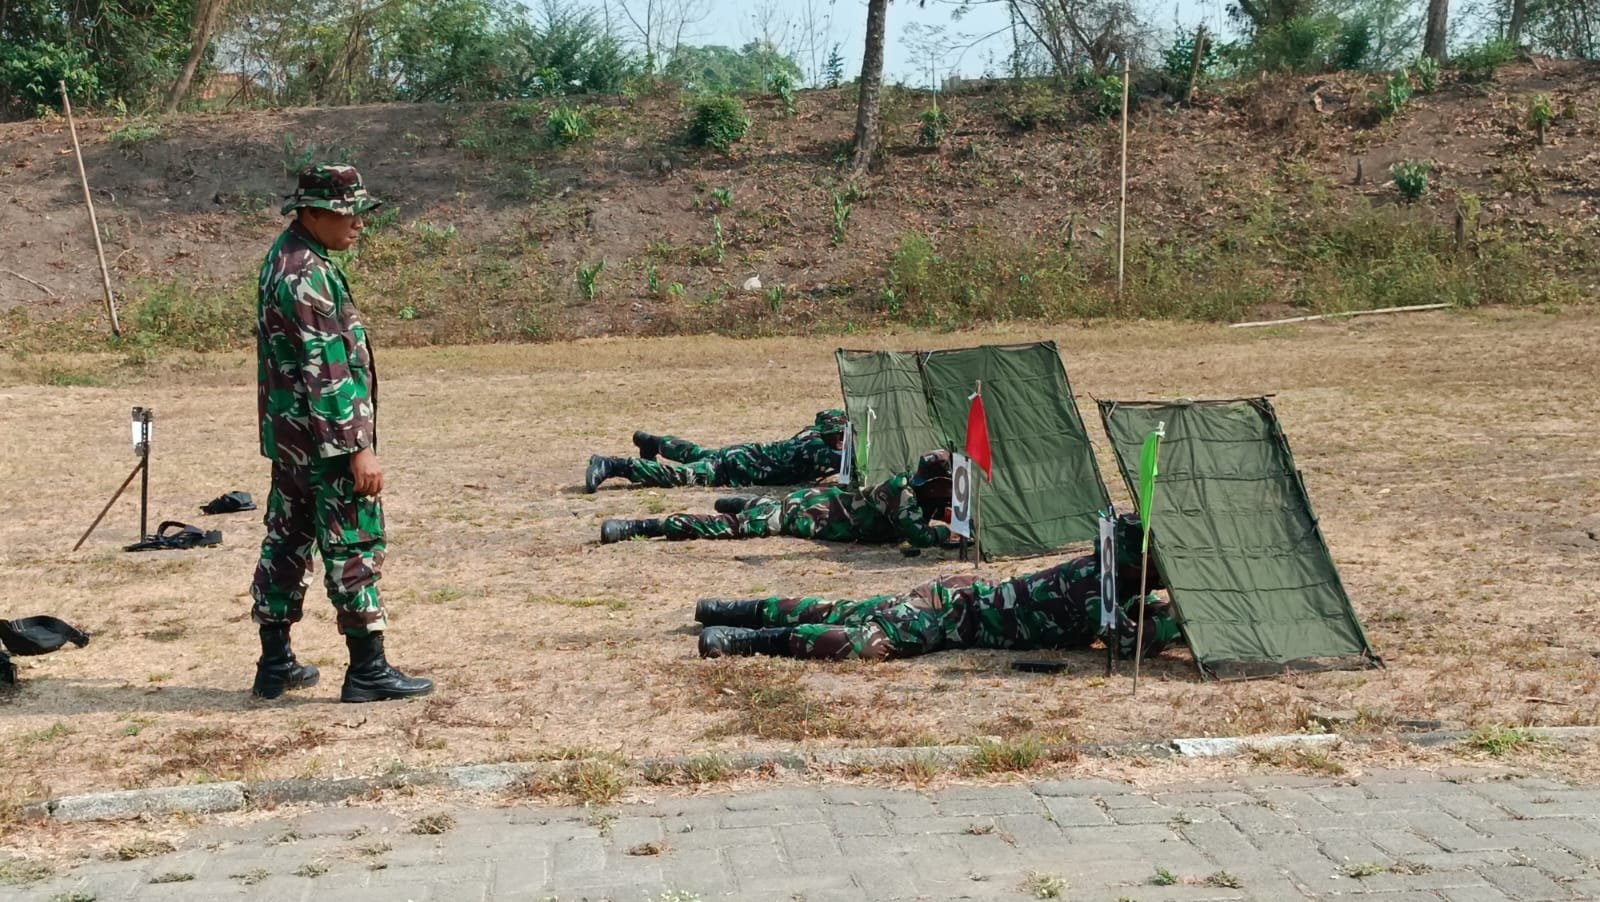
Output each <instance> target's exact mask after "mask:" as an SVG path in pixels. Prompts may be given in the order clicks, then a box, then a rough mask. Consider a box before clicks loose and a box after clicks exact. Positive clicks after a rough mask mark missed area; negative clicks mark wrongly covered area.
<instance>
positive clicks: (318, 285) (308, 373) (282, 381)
mask: <svg viewBox="0 0 1600 902" xmlns="http://www.w3.org/2000/svg"><path fill="white" fill-rule="evenodd" d="M256 379H257V396H256V397H257V401H256V407H257V414H258V415H259V416H260V418H261V454H262V455H263V456H265V457H268V458H271V459H272V460H274V461H276V462H278V463H285V464H292V465H295V466H305V465H307V464H309V463H311V462H312V461H314V460H316V459H319V458H326V457H337V456H340V455H344V454H353V453H355V452H356V451H359V450H361V449H362V448H376V447H377V444H378V434H377V423H376V417H377V407H378V376H377V372H376V371H375V370H374V369H373V364H372V348H371V347H370V346H369V345H368V344H367V330H366V327H365V326H364V325H362V322H361V315H360V313H359V312H357V310H356V307H355V303H354V302H353V301H352V300H351V298H350V286H349V285H348V284H347V283H346V282H345V278H344V273H342V272H340V270H339V268H338V267H337V266H336V265H334V263H333V261H331V260H330V259H328V252H327V250H326V249H324V248H323V247H322V245H320V244H318V243H317V241H316V239H314V238H312V237H311V235H310V233H308V232H307V231H306V230H305V229H304V228H303V227H301V226H300V224H299V223H298V222H295V223H291V224H290V225H289V227H288V228H287V229H285V230H284V232H283V234H282V235H280V236H278V240H277V242H275V243H274V244H273V245H272V250H270V251H268V252H267V258H266V260H265V261H263V262H262V264H261V277H260V282H259V287H258V292H257V295H256Z"/></svg>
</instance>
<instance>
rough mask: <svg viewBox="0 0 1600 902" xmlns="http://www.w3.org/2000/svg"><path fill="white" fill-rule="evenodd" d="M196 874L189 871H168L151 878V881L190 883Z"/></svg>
mask: <svg viewBox="0 0 1600 902" xmlns="http://www.w3.org/2000/svg"><path fill="white" fill-rule="evenodd" d="M193 879H194V875H193V874H191V873H189V872H188V871H167V872H166V873H164V874H157V875H155V876H154V877H151V878H150V882H151V883H188V882H189V881H190V880H193Z"/></svg>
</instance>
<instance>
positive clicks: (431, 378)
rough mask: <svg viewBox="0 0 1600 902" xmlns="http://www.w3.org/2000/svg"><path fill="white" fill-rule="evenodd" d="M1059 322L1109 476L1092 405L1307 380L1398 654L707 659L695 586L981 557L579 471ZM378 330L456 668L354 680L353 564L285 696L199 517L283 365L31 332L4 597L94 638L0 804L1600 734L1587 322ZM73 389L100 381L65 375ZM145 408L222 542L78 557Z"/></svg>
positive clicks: (1314, 434) (14, 420) (828, 397)
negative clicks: (269, 367)
mask: <svg viewBox="0 0 1600 902" xmlns="http://www.w3.org/2000/svg"><path fill="white" fill-rule="evenodd" d="M1033 337H1048V338H1052V339H1054V340H1055V341H1056V342H1057V343H1058V344H1059V345H1060V346H1061V348H1062V350H1063V356H1064V358H1065V360H1066V363H1067V369H1068V373H1069V375H1070V377H1071V379H1072V381H1073V385H1074V388H1075V390H1076V391H1077V392H1078V393H1079V405H1080V407H1081V408H1082V409H1083V410H1084V411H1085V413H1086V414H1089V416H1090V417H1091V435H1093V436H1094V437H1095V438H1096V440H1097V446H1098V450H1099V453H1100V454H1101V455H1102V461H1101V466H1102V469H1103V471H1104V472H1106V473H1108V474H1109V473H1113V472H1115V470H1114V468H1113V466H1112V462H1111V460H1110V457H1109V454H1108V452H1107V443H1106V441H1105V439H1104V436H1103V434H1102V433H1101V432H1100V430H1099V427H1098V422H1097V421H1094V420H1093V416H1094V415H1093V413H1092V402H1091V400H1090V399H1091V396H1094V397H1101V398H1119V399H1121V398H1170V397H1180V396H1188V397H1236V396H1242V395H1249V394H1254V393H1263V392H1273V393H1276V397H1275V399H1274V403H1275V404H1276V406H1277V408H1278V411H1279V414H1280V416H1281V418H1282V422H1283V425H1284V428H1285V429H1286V431H1287V433H1288V436H1289V439H1290V442H1291V445H1292V447H1293V449H1294V451H1295V453H1296V456H1297V460H1298V462H1299V464H1300V466H1301V467H1302V469H1303V470H1304V471H1305V475H1306V482H1307V485H1308V487H1309V490H1310V492H1311V497H1312V501H1313V503H1314V504H1315V506H1316V510H1317V512H1318V514H1319V516H1320V517H1321V520H1322V525H1323V528H1324V531H1325V533H1326V535H1327V537H1328V540H1329V542H1330V544H1331V547H1332V550H1333V554H1334V557H1335V559H1336V560H1337V562H1338V564H1339V565H1340V567H1341V572H1342V575H1343V578H1344V581H1345V584H1346V586H1347V587H1348V589H1349V591H1350V594H1351V596H1352V598H1353V599H1354V602H1355V607H1356V610H1357V612H1358V613H1359V614H1360V616H1361V617H1362V619H1363V621H1364V623H1365V625H1366V628H1367V631H1368V634H1369V636H1370V637H1371V640H1372V642H1373V645H1374V646H1375V648H1376V649H1377V651H1378V653H1379V654H1380V655H1381V656H1382V657H1383V659H1384V660H1385V662H1386V663H1387V665H1388V666H1387V668H1386V669H1383V670H1375V671H1369V672H1340V673H1328V674H1319V675H1307V676H1294V677H1286V678H1282V679H1274V680H1262V681H1255V682H1248V683H1225V684H1219V683H1204V682H1201V681H1200V680H1199V679H1198V676H1197V673H1196V671H1195V668H1194V666H1193V663H1192V661H1191V660H1190V659H1189V658H1188V657H1187V656H1186V655H1185V654H1183V653H1182V652H1178V653H1173V652H1169V653H1167V654H1166V655H1164V656H1162V657H1161V658H1160V659H1158V660H1155V661H1152V662H1150V663H1149V665H1148V667H1147V670H1146V679H1145V681H1143V682H1142V684H1141V687H1140V691H1139V694H1138V696H1137V698H1134V697H1131V696H1130V693H1129V686H1128V680H1127V677H1126V675H1124V676H1122V677H1118V678H1113V679H1111V680H1109V681H1108V680H1106V679H1104V678H1103V676H1102V672H1101V661H1102V658H1101V655H1100V653H1099V652H1098V651H1086V652H1073V653H1067V654H1065V655H1064V657H1065V658H1066V660H1067V661H1068V662H1069V663H1070V665H1071V667H1070V670H1069V672H1067V673H1065V674H1061V675H1056V676H1037V675H1029V674H1021V673H1017V672H1014V671H1012V670H1010V669H1009V666H1008V665H1009V662H1010V661H1011V660H1012V659H1013V657H1014V655H1012V654H1009V653H1002V652H956V653H944V654H936V655H930V656H927V657H923V658H917V659H911V660H906V661H897V662H889V663H885V664H878V665H871V666H868V665H860V664H844V665H830V664H824V663H804V662H796V661H788V660H769V659H742V660H732V661H727V660H723V661H715V662H708V661H702V660H700V659H699V658H698V657H697V656H696V654H695V640H694V635H695V629H694V627H693V623H692V618H691V608H692V604H693V602H694V599H695V598H696V597H698V596H705V595H711V596H723V597H737V596H749V595H755V594H762V593H776V592H784V593H791V592H792V593H800V592H814V593H822V594H829V595H834V596H839V597H857V596H860V595H863V594H867V593H873V592H878V591H890V590H898V589H901V588H904V587H909V586H911V585H913V584H915V583H917V582H919V581H921V580H924V579H927V578H929V577H931V576H933V575H935V574H937V573H939V572H941V571H947V570H950V569H954V568H956V567H958V566H970V565H961V564H958V563H957V562H956V561H955V560H954V559H953V556H949V555H946V556H944V557H943V558H941V556H940V555H939V554H927V555H924V556H922V557H921V558H918V559H915V560H912V559H906V558H903V557H901V556H900V555H899V554H898V553H896V551H895V549H893V548H878V547H854V546H828V545H822V544H812V543H807V542H802V541H798V540H789V539H772V540H761V541H747V542H725V543H714V542H698V543H676V544H668V543H665V542H661V541H639V542H633V543H628V544H624V545H618V546H604V547H602V546H600V545H599V544H598V543H597V538H598V531H599V524H600V521H601V520H602V519H603V518H605V517H610V516H640V515H647V514H660V513H665V512H671V511H676V510H706V509H709V508H710V505H711V501H712V499H713V497H714V495H713V494H712V493H711V492H707V491H699V490H680V491H671V492H662V491H654V490H644V491H633V490H628V489H626V488H623V487H622V486H621V485H617V484H612V483H608V484H607V485H606V486H605V487H603V488H602V490H601V491H600V492H599V493H597V494H595V495H592V496H590V495H585V494H583V493H582V487H581V477H582V469H583V464H584V463H585V461H586V460H587V458H588V455H589V454H590V453H592V452H608V453H624V452H627V451H628V450H629V449H630V447H631V446H630V444H629V441H628V439H629V435H630V433H631V431H632V430H634V429H636V428H646V429H651V430H658V431H663V430H670V431H672V432H675V433H678V434H682V435H686V436H690V437H695V438H699V439H703V440H705V441H710V442H721V441H725V440H738V439H749V438H765V437H773V438H776V437H781V436H784V435H787V434H789V433H791V432H793V431H794V430H795V429H798V428H799V427H800V426H801V425H802V424H804V423H806V422H808V421H809V419H810V417H811V415H812V413H813V412H814V411H816V410H817V409H819V408H821V407H825V406H832V405H833V404H835V403H837V399H838V397H839V384H838V376H837V373H836V371H835V369H834V365H833V357H832V353H831V352H832V350H833V349H834V348H835V347H836V346H838V345H840V344H844V345H847V346H851V347H890V348H916V347H924V348H925V347H935V346H961V345H970V344H977V343H982V342H986V341H1015V340H1020V339H1025V338H1033ZM376 340H377V342H378V359H379V366H380V368H381V372H382V377H383V387H382V394H381V397H382V401H383V407H382V413H381V424H382V426H381V436H382V439H381V441H382V446H381V448H380V453H381V457H382V459H383V461H384V463H385V470H386V493H385V502H386V506H387V513H388V519H389V526H390V531H391V553H390V559H389V564H388V566H387V569H386V572H385V575H384V580H383V583H382V589H383V592H384V598H385V599H386V603H387V605H388V606H389V609H390V612H391V619H392V627H391V628H392V632H391V634H390V636H391V638H390V640H389V649H390V652H391V655H390V656H391V659H392V660H393V661H395V662H396V663H397V664H399V665H400V666H402V667H405V668H408V669H411V670H413V671H415V672H419V673H423V674H426V675H429V676H432V677H434V678H435V679H437V680H438V681H439V684H440V687H441V688H440V692H439V693H438V694H437V695H436V696H434V697H433V698H430V699H427V700H423V701H416V702H411V703H394V704H386V705H366V706H342V705H339V704H337V702H336V699H337V695H338V685H339V681H340V679H341V677H342V673H343V663H344V649H343V645H342V642H341V641H340V639H339V637H338V636H337V635H336V633H335V631H334V628H333V624H332V617H331V614H330V611H329V609H328V608H327V606H326V604H325V603H324V602H323V601H322V596H321V593H320V574H318V575H317V577H315V580H316V582H315V583H314V585H313V591H312V594H311V596H310V597H309V598H308V602H307V611H308V615H307V618H306V621H305V622H304V623H303V624H302V625H301V626H300V627H299V628H298V629H297V631H296V634H295V645H296V648H297V649H298V651H299V652H300V654H301V656H302V658H304V659H308V660H310V661H312V662H314V663H316V664H317V665H319V666H321V667H322V668H323V671H324V678H323V684H322V685H321V686H318V687H316V688H315V689H313V690H310V691H308V692H304V693H296V694H294V695H293V696H292V697H290V698H288V699H287V700H283V701H278V702H272V703H261V702H253V701H251V700H250V699H249V697H248V694H247V691H248V688H249V684H250V679H251V675H252V666H253V659H254V657H255V654H256V650H257V646H256V640H255V631H254V629H253V628H252V626H251V625H250V623H249V620H248V608H249V602H248V598H247V595H246V591H245V590H246V587H247V584H248V580H249V576H250V571H251V568H252V566H253V563H254V560H255V554H256V545H257V542H258V541H259V539H260V535H261V524H260V520H259V514H234V515H228V516H223V517H200V515H199V513H198V510H197V506H198V505H199V504H201V503H203V502H205V501H206V500H208V499H210V498H212V497H214V496H216V495H218V494H220V493H222V492H225V491H228V490H231V489H244V490H247V491H249V492H251V493H252V494H254V495H255V496H256V497H257V499H258V501H259V500H264V498H265V495H266V491H267V465H266V462H265V461H264V460H263V459H262V458H260V457H259V456H258V454H257V452H256V438H255V423H254V411H255V399H254V362H253V359H250V358H248V357H247V356H246V355H244V354H239V353H231V354H222V355H214V356H211V357H204V358H182V359H178V358H172V359H167V360H165V361H164V362H162V363H161V364H158V365H156V366H154V367H152V368H150V369H146V370H130V369H126V368H123V367H120V366H119V364H118V361H117V359H116V358H110V357H100V358H96V357H73V358H66V357H63V358H41V357H26V358H17V357H5V358H0V509H3V510H4V511H5V516H4V518H3V520H0V616H10V617H15V616H22V615H26V614H33V613H52V614H56V615H59V616H62V617H65V618H67V619H68V620H70V621H72V622H74V623H76V624H78V625H80V626H82V627H83V628H85V629H87V630H89V631H90V632H91V633H93V634H94V640H93V642H92V643H91V644H90V645H89V646H88V647H87V648H85V649H81V650H79V649H71V648H69V649H66V650H64V651H62V652H60V653H57V654H54V655H50V656H47V657H42V658H32V659H19V662H18V663H19V664H20V665H21V667H20V669H21V672H22V678H23V684H22V685H21V686H20V687H19V688H18V689H17V690H16V691H15V692H10V693H6V694H4V695H0V790H3V793H0V794H3V795H4V797H5V798H7V799H9V800H11V801H16V800H19V799H23V798H36V797H39V796H42V795H45V794H64V793H72V792H80V791H85V790H90V789H113V788H122V787H133V786H146V785H162V784H177V783H184V782H193V781H199V780H211V779H237V778H243V779H260V778H272V777H296V776H301V777H307V776H336V775H349V774H374V773H382V772H386V771H391V770H395V769H403V768H416V767H428V766H436V765H441V764H447V763H458V762H477V761H506V760H538V759H548V758H577V757H583V756H609V755H620V756H623V757H627V758H634V757H640V756H655V755H666V754H676V753H696V752H701V751H706V750H713V749H715V750H723V751H735V750H750V749H765V748H775V747H789V746H800V747H829V746H831V747H837V746H850V745H859V746H882V745H929V744H940V743H955V742H968V741H973V740H975V739H979V738H982V737H998V738H999V739H1001V740H1005V741H1010V742H1019V741H1032V740H1038V741H1039V742H1042V743H1062V742H1067V743H1071V742H1083V743H1101V742H1115V741H1119V740H1132V739H1141V738H1157V737H1166V736H1174V735H1177V736H1186V735H1201V734H1213V735H1240V734H1253V733H1264V732H1273V733H1282V732H1294V731H1298V730H1301V729H1304V728H1305V727H1306V721H1307V717H1308V714H1309V713H1310V712H1312V711H1314V710H1320V709H1350V710H1354V711H1356V712H1358V713H1359V715H1360V721H1359V722H1358V724H1357V729H1364V730H1369V731H1372V732H1378V733H1381V732H1385V731H1389V730H1393V729H1396V725H1397V722H1398V721H1401V720H1438V721H1442V722H1444V723H1445V724H1446V725H1461V726H1469V727H1478V726H1489V725H1521V724H1547V725H1550V724H1596V723H1600V693H1597V692H1596V687H1597V684H1600V657H1597V655H1600V639H1597V638H1596V632H1595V630H1594V628H1593V620H1594V617H1595V615H1596V613H1597V611H1600V589H1597V586H1600V540H1597V537H1600V449H1597V446H1596V443H1595V441H1594V438H1593V435H1592V433H1591V432H1590V430H1591V429H1592V428H1593V419H1594V414H1595V412H1596V410H1597V407H1596V401H1595V396H1594V392H1595V386H1596V385H1597V383H1600V379H1597V376H1600V363H1597V358H1596V354H1595V348H1596V347H1600V316H1596V315H1595V314H1594V313H1593V312H1591V311H1587V310H1582V311H1568V312H1564V313H1558V314H1548V313H1506V312H1498V311H1485V312H1474V313H1462V314H1454V315H1443V314H1424V315H1419V316H1414V317H1409V318H1398V317H1391V318H1378V317H1375V318H1371V319H1365V320H1357V321H1351V322H1346V323H1338V324H1309V325H1306V326H1300V327H1289V328H1279V329H1267V330H1260V329H1258V330H1227V329H1223V328H1217V327H1210V326H1187V325H1174V324H1128V325H1090V326H1079V325H1070V326H1061V327H1057V328H1050V329H1037V328H1030V329H1028V330H1023V331H1019V330H989V331H984V332H977V333H962V334H941V335H914V334H899V335H865V336H847V337H845V338H842V339H841V338H806V339H776V340H756V341H737V342H736V341H728V340H721V339H715V338H692V339H667V340H597V341H590V342H580V343H573V344H565V345H543V346H540V345H520V346H488V347H473V348H441V349H429V350H408V351H392V352H389V353H385V352H384V351H383V346H382V340H383V336H382V334H379V335H377V336H376ZM102 371H103V372H102ZM71 382H93V383H95V384H91V385H84V386H74V387H62V386H61V385H60V383H71ZM51 383H56V384H51ZM135 404H142V405H149V406H152V407H153V408H154V409H155V411H156V433H155V434H156V443H155V446H156V451H155V455H154V459H153V465H152V471H151V472H152V481H151V506H152V525H153V522H154V521H157V520H161V519H169V518H175V519H182V520H187V521H191V522H196V523H203V524H205V525H207V526H209V527H212V528H221V529H222V530H223V532H224V534H225V540H224V544H223V545H222V546H221V547H219V548H213V549H206V550H196V551H188V552H161V553H154V554H144V555H130V554H124V553H122V552H121V551H120V550H119V548H120V546H121V545H122V544H124V543H126V542H128V541H131V540H132V539H133V538H134V533H135V531H136V530H135V524H136V521H137V514H136V506H135V503H134V501H132V500H130V498H128V497H125V498H124V499H123V500H122V501H120V502H119V503H118V504H117V506H116V507H115V508H114V509H113V511H112V513H111V515H110V516H109V517H108V519H107V521H106V523H105V524H104V525H103V526H102V527H101V529H100V531H99V532H98V533H97V534H96V535H95V536H94V537H92V538H91V539H90V541H89V542H88V543H87V545H86V546H85V548H84V549H83V550H82V551H80V552H77V553H73V552H71V551H69V549H70V548H71V546H72V544H73V542H74V541H75V540H76V538H77V536H78V534H79V533H80V532H81V531H82V530H83V529H84V527H85V526H86V525H87V524H88V523H89V521H90V520H91V519H92V518H93V516H94V514H95V513H96V511H98V509H99V508H100V506H101V504H103V503H104V501H105V499H106V498H107V497H108V496H109V495H110V493H111V491H112V490H113V489H114V488H115V487H116V486H117V484H118V483H119V482H120V480H121V479H122V477H123V476H124V475H125V474H126V472H127V470H128V468H130V467H131V466H132V464H133V458H132V455H131V453H130V450H129V447H128V439H127V432H128V429H127V425H126V420H127V416H128V409H129V407H130V406H132V405H135ZM1112 490H1113V497H1115V498H1119V499H1122V500H1124V501H1125V493H1124V492H1123V490H1122V488H1121V486H1120V484H1114V485H1113V486H1112ZM131 494H132V493H130V495H131ZM1046 563H1047V561H1045V560H1041V559H1034V560H1014V561H1003V562H997V563H994V564H991V565H986V569H987V570H988V571H989V572H991V573H993V574H996V575H1010V574H1013V573H1018V572H1024V571H1027V570H1030V569H1036V568H1038V567H1040V566H1043V565H1045V564H1046Z"/></svg>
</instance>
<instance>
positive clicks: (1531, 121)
mask: <svg viewBox="0 0 1600 902" xmlns="http://www.w3.org/2000/svg"><path fill="white" fill-rule="evenodd" d="M1555 118H1556V111H1555V109H1554V108H1553V107H1551V106H1550V97H1549V96H1548V95H1546V94H1539V95H1536V96H1535V97H1534V98H1533V100H1531V101H1529V102H1528V118H1527V121H1528V127H1529V128H1531V129H1533V132H1534V134H1535V135H1536V136H1537V138H1538V141H1539V143H1540V144H1544V131H1545V129H1547V128H1549V127H1550V123H1551V122H1553V121H1554V120H1555Z"/></svg>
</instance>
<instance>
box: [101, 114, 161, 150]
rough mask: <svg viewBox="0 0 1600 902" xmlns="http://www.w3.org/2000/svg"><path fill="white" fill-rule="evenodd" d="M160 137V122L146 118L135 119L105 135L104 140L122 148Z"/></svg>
mask: <svg viewBox="0 0 1600 902" xmlns="http://www.w3.org/2000/svg"><path fill="white" fill-rule="evenodd" d="M159 137H161V123H159V122H151V121H150V120H148V119H135V120H134V121H132V122H130V123H128V124H127V125H124V126H123V127H121V128H119V129H117V130H116V131H114V132H112V133H111V134H109V135H107V136H106V140H108V141H110V142H111V143H112V144H116V145H118V146H120V147H122V148H124V149H126V148H130V147H135V146H137V145H140V144H144V143H145V142H147V141H154V140H155V139H157V138H159Z"/></svg>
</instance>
